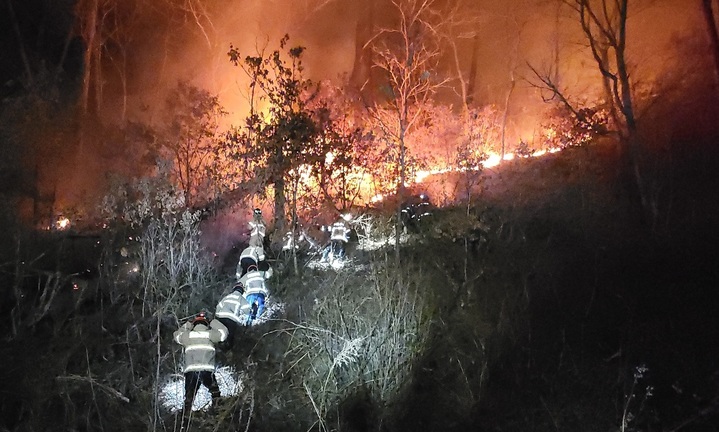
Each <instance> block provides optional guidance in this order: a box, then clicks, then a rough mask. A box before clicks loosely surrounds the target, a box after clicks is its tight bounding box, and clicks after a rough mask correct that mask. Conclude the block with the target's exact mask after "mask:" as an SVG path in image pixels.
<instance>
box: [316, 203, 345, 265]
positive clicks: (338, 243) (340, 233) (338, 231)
mask: <svg viewBox="0 0 719 432" xmlns="http://www.w3.org/2000/svg"><path fill="white" fill-rule="evenodd" d="M351 220H352V215H351V214H349V213H346V214H343V215H342V217H341V218H340V219H338V220H337V221H336V222H335V223H333V224H332V225H331V226H330V227H328V228H326V229H327V230H328V231H329V233H330V244H329V246H328V247H327V248H325V250H324V253H323V254H322V261H325V262H326V261H328V260H329V256H330V255H332V258H333V259H341V258H344V256H345V252H346V247H347V242H349V240H350V227H349V225H348V223H349V221H351Z"/></svg>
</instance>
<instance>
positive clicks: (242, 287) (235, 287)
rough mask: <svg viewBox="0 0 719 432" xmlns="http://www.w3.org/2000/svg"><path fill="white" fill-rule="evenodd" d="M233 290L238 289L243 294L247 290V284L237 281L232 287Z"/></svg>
mask: <svg viewBox="0 0 719 432" xmlns="http://www.w3.org/2000/svg"><path fill="white" fill-rule="evenodd" d="M232 291H237V292H239V293H240V294H242V293H244V292H245V286H244V285H242V282H237V283H236V284H235V285H234V286H233V287H232Z"/></svg>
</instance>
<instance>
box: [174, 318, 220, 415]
mask: <svg viewBox="0 0 719 432" xmlns="http://www.w3.org/2000/svg"><path fill="white" fill-rule="evenodd" d="M173 336H174V339H175V342H177V343H178V344H180V345H182V347H183V358H184V362H185V369H184V373H185V405H184V410H183V412H182V425H183V426H184V427H185V428H186V427H187V425H188V423H189V421H190V414H191V413H192V402H193V401H194V400H195V395H196V394H197V390H198V389H199V386H200V383H202V384H203V385H204V386H205V387H207V389H208V390H209V391H210V394H211V395H212V404H213V405H214V406H216V405H217V403H218V402H219V400H220V387H219V386H218V384H217V379H216V378H215V345H216V344H218V343H220V342H223V341H224V340H225V339H227V329H226V328H225V327H224V325H222V324H220V323H219V322H218V321H217V320H213V321H212V322H210V321H209V320H208V319H207V316H206V315H205V313H204V312H200V313H199V314H197V315H196V316H195V317H194V318H193V319H191V320H190V321H188V322H186V323H185V324H183V325H182V327H180V328H179V329H178V330H177V331H175V334H174V335H173Z"/></svg>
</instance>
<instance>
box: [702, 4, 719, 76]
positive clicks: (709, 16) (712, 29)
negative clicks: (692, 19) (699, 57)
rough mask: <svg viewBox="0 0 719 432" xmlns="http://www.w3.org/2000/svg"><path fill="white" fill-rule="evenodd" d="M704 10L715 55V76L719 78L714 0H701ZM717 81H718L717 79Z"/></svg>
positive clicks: (718, 50) (718, 45) (718, 53)
mask: <svg viewBox="0 0 719 432" xmlns="http://www.w3.org/2000/svg"><path fill="white" fill-rule="evenodd" d="M701 1H702V12H703V14H704V20H705V21H706V23H707V33H708V34H709V42H710V44H711V50H712V54H713V56H714V67H715V71H714V72H715V78H716V79H717V80H719V31H717V24H716V20H715V19H714V11H713V10H712V0H701ZM715 82H717V81H715Z"/></svg>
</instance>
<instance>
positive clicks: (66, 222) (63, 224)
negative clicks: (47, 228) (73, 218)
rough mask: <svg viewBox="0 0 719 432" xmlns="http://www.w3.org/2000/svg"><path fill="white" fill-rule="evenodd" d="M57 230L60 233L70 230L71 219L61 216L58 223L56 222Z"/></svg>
mask: <svg viewBox="0 0 719 432" xmlns="http://www.w3.org/2000/svg"><path fill="white" fill-rule="evenodd" d="M55 228H56V229H58V230H60V231H62V230H66V229H68V228H70V219H68V218H66V217H65V216H60V217H59V218H58V219H57V221H55Z"/></svg>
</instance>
